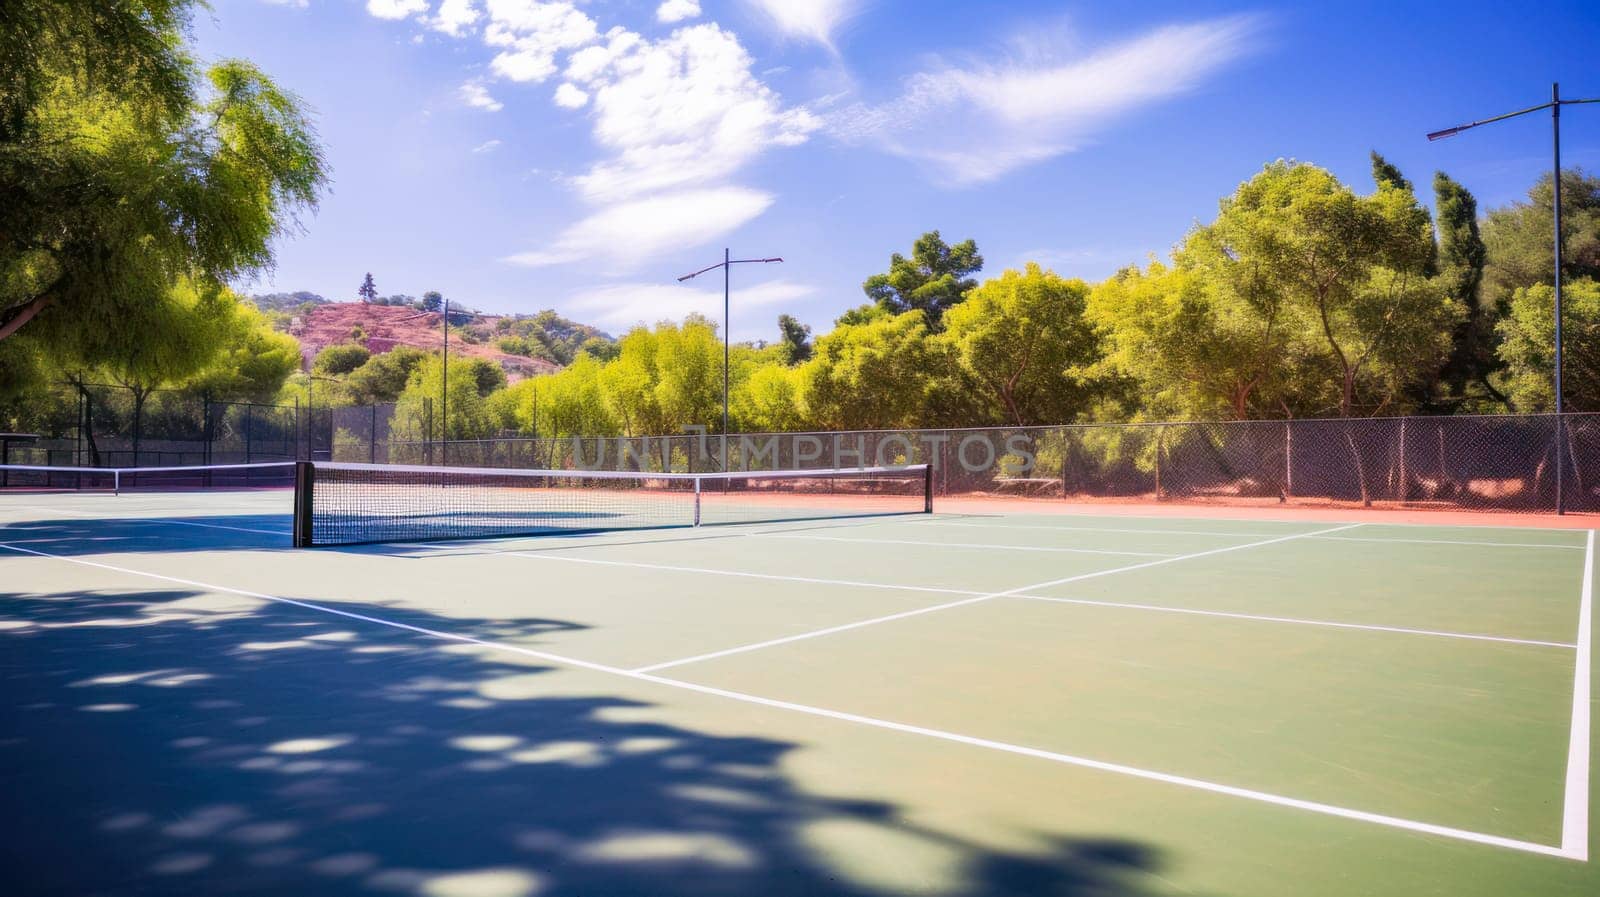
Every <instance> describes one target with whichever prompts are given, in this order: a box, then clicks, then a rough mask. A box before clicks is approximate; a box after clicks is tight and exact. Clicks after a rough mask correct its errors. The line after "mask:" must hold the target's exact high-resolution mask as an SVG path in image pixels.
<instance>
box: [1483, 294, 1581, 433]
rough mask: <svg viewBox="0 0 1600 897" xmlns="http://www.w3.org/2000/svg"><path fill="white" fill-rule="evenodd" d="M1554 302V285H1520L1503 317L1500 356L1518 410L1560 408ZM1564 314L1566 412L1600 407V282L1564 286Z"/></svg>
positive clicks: (1500, 330) (1562, 296) (1563, 380)
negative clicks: (1556, 389)
mask: <svg viewBox="0 0 1600 897" xmlns="http://www.w3.org/2000/svg"><path fill="white" fill-rule="evenodd" d="M1555 305H1556V302H1555V287H1554V285H1552V284H1543V283H1540V284H1534V285H1533V286H1527V287H1521V288H1519V289H1517V290H1516V292H1514V293H1513V294H1512V297H1511V303H1510V305H1509V307H1508V308H1507V311H1506V316H1505V317H1504V318H1502V319H1501V321H1500V324H1499V327H1498V330H1499V333H1500V339H1501V343H1500V358H1501V360H1503V361H1504V362H1505V365H1506V370H1505V377H1506V386H1507V391H1508V392H1509V393H1510V397H1511V401H1512V402H1513V403H1514V404H1515V405H1516V408H1517V410H1518V411H1523V412H1547V411H1553V410H1555V384H1554V382H1553V380H1554V372H1555V359H1554V354H1555V348H1554V347H1555V344H1556V326H1555ZM1561 317H1562V334H1561V336H1562V340H1561V342H1562V348H1563V354H1564V358H1563V359H1562V384H1561V386H1562V392H1563V393H1564V395H1563V398H1564V399H1565V409H1564V410H1567V411H1600V282H1596V281H1594V280H1591V279H1589V278H1584V279H1582V280H1575V281H1572V282H1571V283H1567V284H1563V286H1562V290H1561Z"/></svg>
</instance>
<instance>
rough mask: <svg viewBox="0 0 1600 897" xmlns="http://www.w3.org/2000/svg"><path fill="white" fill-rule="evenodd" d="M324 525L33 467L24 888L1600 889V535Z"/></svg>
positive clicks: (1, 613) (27, 505)
mask: <svg viewBox="0 0 1600 897" xmlns="http://www.w3.org/2000/svg"><path fill="white" fill-rule="evenodd" d="M289 511H290V508H289V495H288V493H287V492H281V491H259V492H192V493H172V494H131V495H123V496H120V497H113V496H110V495H105V494H8V495H0V646H3V650H0V672H3V676H4V692H3V697H0V702H3V706H4V719H5V721H6V725H5V726H4V729H3V731H0V784H3V792H0V793H3V794H4V797H3V798H0V801H3V806H4V809H5V812H6V815H7V817H8V818H9V819H10V821H11V824H10V825H9V826H8V830H9V833H8V834H7V835H6V837H5V839H4V841H3V843H4V847H3V848H0V865H3V867H4V868H5V869H6V870H7V873H6V877H7V878H8V879H9V880H10V882H11V885H10V887H9V889H8V893H13V894H63V895H66V894H74V895H76V894H168V893H172V894H179V893H181V894H224V893H274V894H296V895H321V894H329V895H332V894H361V893H371V894H418V895H444V897H526V895H536V894H537V895H610V894H668V895H702V894H763V895H766V894H829V895H832V894H837V895H875V894H885V895H889V894H907V893H916V894H931V895H965V894H1027V895H1034V894H1060V895H1112V894H1130V895H1165V894H1206V895H1241V897H1242V895H1260V897H1269V895H1271V897H1278V895H1286V894H1295V895H1349V894H1378V895H1390V894H1392V895H1423V894H1441V895H1464V894H1484V895H1489V894H1494V895H1503V894H1540V895H1555V894H1574V895H1578V894H1584V895H1591V897H1592V895H1595V894H1600V870H1597V868H1596V863H1595V862H1594V861H1592V860H1591V857H1593V856H1595V855H1596V853H1597V844H1596V841H1595V837H1594V836H1593V835H1592V834H1591V829H1590V817H1591V812H1590V808H1591V806H1592V805H1593V804H1594V785H1593V783H1592V779H1591V776H1590V769H1591V765H1592V760H1593V756H1592V751H1593V746H1592V743H1591V741H1590V738H1589V734H1590V718H1591V711H1592V695H1593V693H1594V692H1593V682H1592V677H1593V675H1594V664H1593V662H1592V653H1591V650H1592V649H1591V646H1592V638H1593V619H1592V598H1591V582H1592V578H1593V554H1594V537H1593V533H1592V532H1591V531H1589V530H1584V529H1531V528H1512V527H1503V526H1502V527H1497V526H1482V527H1445V526H1405V525H1396V524H1386V523H1385V522H1384V520H1385V518H1384V516H1383V515H1382V514H1381V513H1375V514H1373V515H1372V517H1370V518H1369V522H1363V523H1349V522H1317V521H1315V520H1303V521H1281V520H1279V521H1272V520H1237V519H1233V520H1218V519H1204V518H1199V517H1194V518H1184V517H1171V516H1169V517H1163V518H1159V519H1157V518H1153V517H1152V518H1141V517H1126V516H1118V517H1088V516H1078V515H1046V514H1034V515H1005V516H1001V515H951V514H934V515H924V514H908V515H904V516H885V517H872V518H862V519H852V520H841V521H807V522H796V523H787V524H764V525H748V526H729V527H715V528H700V529H694V528H677V529H660V530H648V531H635V532H626V533H608V534H599V535H587V536H560V537H554V536H552V537H541V538H524V539H514V540H494V541H473V542H445V543H431V544H426V545H421V544H403V545H369V546H362V547H352V548H342V549H335V548H318V549H302V550H297V549H293V548H291V547H290V537H289V533H290V520H289ZM1489 522H1491V523H1492V521H1489Z"/></svg>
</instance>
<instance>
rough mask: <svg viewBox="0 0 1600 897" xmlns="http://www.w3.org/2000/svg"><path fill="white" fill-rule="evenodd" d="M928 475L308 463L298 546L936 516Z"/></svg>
mask: <svg viewBox="0 0 1600 897" xmlns="http://www.w3.org/2000/svg"><path fill="white" fill-rule="evenodd" d="M932 485H933V484H932V479H931V478H930V477H929V475H928V468H927V465H921V464H919V465H914V466H910V467H873V468H853V469H845V470H790V471H775V472H766V471H763V472H759V473H758V472H749V473H741V472H734V473H705V474H691V473H638V472H618V471H587V470H516V469H506V470H501V469H493V468H470V467H414V466H406V465H397V464H342V463H329V462H308V461H301V462H299V463H298V464H297V466H296V484H295V512H294V513H295V526H294V532H295V545H297V546H300V547H307V546H313V545H352V544H361V543H373V542H417V541H432V540H439V539H484V538H496V537H504V536H531V535H543V534H549V533H564V532H565V533H580V532H600V531H608V530H627V529H653V528H660V527H675V526H684V527H693V526H710V525H718V524H730V523H777V522H783V521H791V520H815V519H825V518H839V517H862V516H875V515H886V514H916V513H926V512H929V511H932V510H933V491H932Z"/></svg>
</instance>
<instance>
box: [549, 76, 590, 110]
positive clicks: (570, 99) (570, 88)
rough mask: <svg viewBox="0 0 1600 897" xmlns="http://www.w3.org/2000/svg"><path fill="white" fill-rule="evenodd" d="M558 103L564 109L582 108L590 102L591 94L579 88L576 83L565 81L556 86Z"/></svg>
mask: <svg viewBox="0 0 1600 897" xmlns="http://www.w3.org/2000/svg"><path fill="white" fill-rule="evenodd" d="M555 99H556V105H557V106H560V107H562V108H563V109H581V108H583V105H584V104H585V103H587V102H589V94H587V93H586V92H584V91H583V90H581V89H579V88H578V87H577V86H576V85H574V84H569V83H565V82H563V83H562V85H561V86H560V87H557V88H556V97H555Z"/></svg>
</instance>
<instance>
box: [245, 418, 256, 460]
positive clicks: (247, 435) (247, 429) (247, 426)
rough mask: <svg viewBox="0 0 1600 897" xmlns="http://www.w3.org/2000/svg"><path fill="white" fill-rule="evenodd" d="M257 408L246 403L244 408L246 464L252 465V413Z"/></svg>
mask: <svg viewBox="0 0 1600 897" xmlns="http://www.w3.org/2000/svg"><path fill="white" fill-rule="evenodd" d="M254 408H255V406H254V405H251V404H249V403H246V404H245V406H244V463H246V464H249V463H250V412H251V410H252V409H254Z"/></svg>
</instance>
